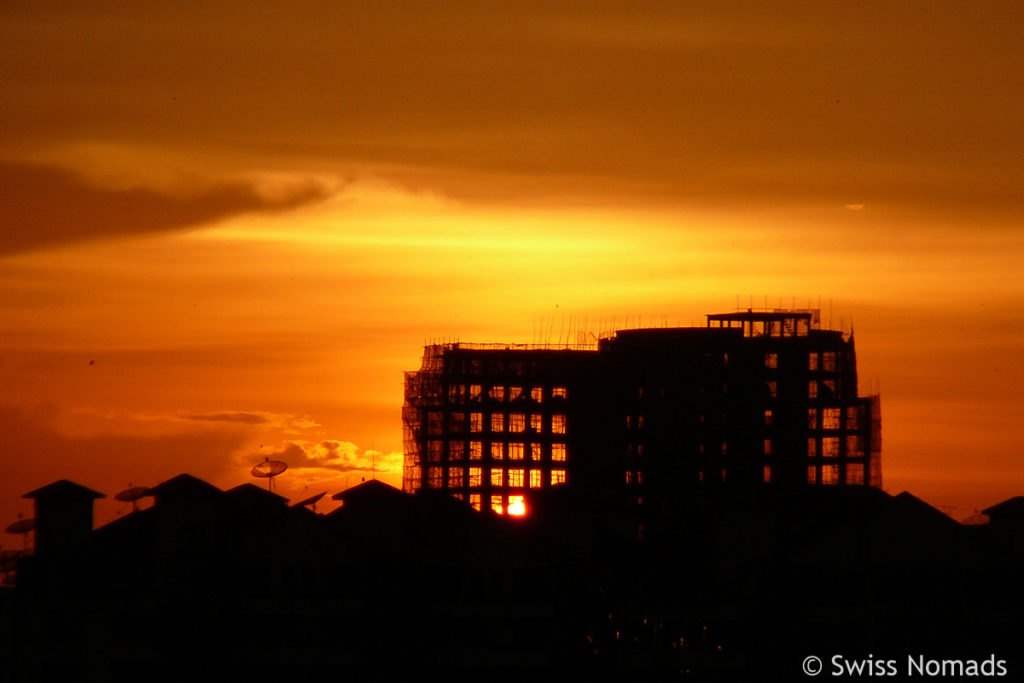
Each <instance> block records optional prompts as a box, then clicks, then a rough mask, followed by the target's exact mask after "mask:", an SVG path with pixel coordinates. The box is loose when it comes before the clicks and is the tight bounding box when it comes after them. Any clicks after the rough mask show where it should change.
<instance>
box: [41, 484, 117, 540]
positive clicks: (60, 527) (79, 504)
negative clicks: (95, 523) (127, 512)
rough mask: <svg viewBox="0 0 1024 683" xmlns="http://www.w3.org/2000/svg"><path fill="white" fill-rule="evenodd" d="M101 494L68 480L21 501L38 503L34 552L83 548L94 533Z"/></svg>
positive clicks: (51, 485)
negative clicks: (95, 505)
mask: <svg viewBox="0 0 1024 683" xmlns="http://www.w3.org/2000/svg"><path fill="white" fill-rule="evenodd" d="M105 497H106V496H104V495H103V494H102V493H98V492H96V491H93V490H92V489H88V488H86V487H84V486H82V485H80V484H76V483H74V482H73V481H68V480H67V479H61V480H60V481H55V482H53V483H52V484H47V485H46V486H44V487H42V488H39V489H36V490H35V491H30V492H29V493H26V494H25V495H23V496H22V498H32V499H34V500H35V508H36V513H35V516H36V526H35V535H36V539H35V540H36V542H35V552H36V554H45V553H53V552H61V551H63V550H69V549H72V548H75V547H79V546H83V545H85V544H86V543H88V541H89V535H90V534H91V533H92V506H93V501H94V500H95V499H97V498H105Z"/></svg>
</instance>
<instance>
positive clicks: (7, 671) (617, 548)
mask: <svg viewBox="0 0 1024 683" xmlns="http://www.w3.org/2000/svg"><path fill="white" fill-rule="evenodd" d="M151 493H152V495H153V497H154V499H155V500H154V503H153V504H152V505H150V506H149V507H148V508H147V509H143V510H139V511H136V512H132V513H131V514H128V515H126V516H125V517H123V518H121V519H119V520H117V521H115V522H113V523H111V524H107V525H106V526H103V527H100V528H98V529H95V530H93V529H92V528H91V518H92V500H93V498H94V497H96V496H98V495H101V494H97V493H95V492H92V491H89V490H88V489H85V488H84V487H80V486H78V485H77V484H73V483H71V482H58V483H56V484H53V485H51V486H50V487H44V489H40V490H39V491H37V492H33V494H34V495H33V497H34V498H35V501H36V509H37V512H36V516H37V527H36V534H37V536H36V552H35V553H34V554H31V555H26V556H24V557H22V558H21V559H20V561H19V562H18V563H17V569H16V574H15V573H13V572H12V577H15V581H14V583H15V586H13V587H9V588H6V589H4V590H2V591H0V636H2V638H0V642H2V646H0V680H2V681H36V680H65V681H136V680H146V681H154V680H156V681H163V680H166V681H177V680H233V681H234V680H237V681H252V680H277V681H298V680H311V679H312V678H313V677H318V678H319V679H320V680H378V679H381V680H382V679H396V677H398V678H397V679H396V680H476V681H495V680H497V681H501V680H508V681H532V680H566V681H568V680H574V681H575V680H623V681H636V680H694V681H750V680H766V681H790V680H792V681H799V680H805V679H807V680H809V679H808V677H807V676H806V675H805V673H804V671H803V669H802V668H801V667H802V666H803V665H804V660H805V658H807V657H809V656H811V655H814V656H817V657H819V658H820V659H821V660H822V663H823V664H822V665H823V667H824V671H823V673H822V675H821V678H828V679H830V680H837V678H838V677H836V676H833V675H832V674H833V667H834V666H860V665H861V664H857V662H861V663H862V664H863V663H864V662H866V666H868V667H869V668H870V667H875V671H876V675H877V674H878V673H883V674H886V676H887V678H888V679H889V680H891V679H892V678H894V677H896V678H898V677H900V676H903V675H904V674H906V672H907V658H908V657H915V658H916V657H921V658H922V659H921V660H920V661H921V662H922V665H923V666H926V667H927V666H929V665H930V662H932V661H933V660H934V661H935V662H939V661H940V660H948V661H958V662H960V664H959V666H965V667H969V666H971V662H974V663H975V666H977V667H979V669H978V670H979V671H980V670H981V667H982V666H983V665H984V666H988V665H991V666H995V662H996V661H997V660H998V661H999V662H1000V665H1001V666H1002V667H1003V668H1004V669H1005V670H1006V672H1007V674H1006V676H1004V677H1001V678H1002V679H1003V680H1015V679H1019V678H1020V677H1021V676H1022V675H1024V668H1022V666H1024V665H1022V663H1021V661H1020V658H1019V656H1018V655H1017V653H1018V652H1019V651H1020V643H1022V642H1024V619H1022V616H1024V614H1022V609H1021V608H1022V604H1024V603H1022V587H1021V579H1020V577H1021V576H1022V573H1021V570H1022V569H1024V561H1022V560H1024V524H1022V523H1021V515H1020V514H1019V510H1018V508H1020V507H1021V506H1020V505H1015V504H1014V503H1013V501H1012V500H1011V501H1008V502H1007V503H1006V504H1003V505H1001V506H996V507H994V508H991V509H990V510H991V518H992V521H991V523H990V524H987V525H983V526H962V525H960V524H958V523H956V522H954V521H953V520H951V519H949V518H948V517H946V516H945V515H942V514H941V513H939V512H938V511H936V510H935V509H934V508H931V507H930V506H928V505H927V504H925V503H923V502H922V501H920V500H918V499H916V498H914V497H913V496H911V495H910V494H907V493H903V494H900V495H898V496H890V495H888V494H886V493H884V492H882V491H880V490H877V489H873V488H849V487H847V488H841V489H839V488H837V489H829V488H824V487H821V488H817V487H808V488H806V489H804V490H801V491H790V492H787V493H786V494H785V495H782V494H779V493H777V492H773V491H772V490H770V489H764V488H762V489H759V490H756V491H746V492H727V491H725V492H719V493H718V494H716V495H715V496H714V497H702V498H693V499H690V500H688V501H685V502H675V503H671V504H669V503H664V504H660V507H648V509H647V510H646V511H645V513H644V515H645V516H644V518H643V519H638V518H637V517H636V516H635V515H636V512H635V508H622V509H618V508H616V507H615V506H614V505H613V504H611V503H607V502H602V501H600V500H593V499H592V498H587V497H585V496H583V495H581V494H580V492H579V491H576V490H574V489H573V488H572V487H571V486H565V487H558V488H554V489H550V490H548V491H545V492H543V494H540V495H538V496H535V497H534V498H533V499H532V500H531V501H530V502H529V505H530V509H529V514H528V516H527V517H526V518H523V519H509V518H507V517H498V516H496V515H491V514H486V513H485V514H481V513H477V512H475V511H473V510H472V509H471V508H470V507H469V506H468V505H466V504H463V503H461V502H460V501H458V500H455V499H453V498H451V497H449V496H446V495H443V494H438V493H436V492H430V491H423V492H420V493H417V494H415V495H412V494H406V493H402V492H401V491H398V490H397V489H394V488H391V487H389V486H387V485H385V484H382V483H380V482H377V481H368V482H365V483H363V484H361V485H359V486H357V487H355V488H352V489H349V490H348V491H345V492H344V493H342V494H339V495H338V496H337V497H339V498H341V499H342V500H343V501H344V504H343V506H342V507H340V508H338V509H336V510H335V511H333V512H331V513H330V514H326V515H322V514H316V513H315V512H312V511H311V510H310V509H308V508H307V507H304V506H301V505H300V506H298V507H293V506H289V505H288V502H287V501H286V500H285V499H284V498H282V497H280V496H278V495H275V494H274V493H271V492H269V491H267V490H265V489H262V488H259V487H257V486H254V485H252V484H245V485H242V486H238V487H236V488H233V489H230V490H228V491H222V490H220V489H218V488H216V487H214V486H212V485H210V484H208V483H206V482H203V481H201V480H199V479H196V478H194V477H191V476H189V475H181V476H178V477H176V478H174V479H171V480H169V481H166V482H164V483H162V484H160V485H159V486H157V487H154V488H153V489H152V490H151ZM835 656H840V657H842V660H840V663H839V664H834V663H833V658H834V657H835ZM990 659H991V660H992V661H988V660H990ZM916 661H918V660H915V662H916ZM851 662H852V664H851ZM890 662H892V663H893V664H889V663H890ZM986 662H987V664H986ZM937 665H938V664H937ZM886 666H893V667H895V669H896V673H897V674H898V676H893V675H891V674H890V673H888V671H889V670H888V669H886ZM949 666H955V665H952V664H951V665H949ZM990 668H991V667H990ZM844 676H845V678H843V680H846V679H848V678H850V677H849V676H846V674H844ZM918 678H919V679H924V678H926V677H925V676H918Z"/></svg>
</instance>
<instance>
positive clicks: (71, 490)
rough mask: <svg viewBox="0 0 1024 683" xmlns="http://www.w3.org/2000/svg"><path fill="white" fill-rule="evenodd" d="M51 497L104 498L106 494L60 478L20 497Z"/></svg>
mask: <svg viewBox="0 0 1024 683" xmlns="http://www.w3.org/2000/svg"><path fill="white" fill-rule="evenodd" d="M53 497H65V498H75V497H78V498H90V499H95V498H106V497H107V496H106V494H103V493H100V492H99V491H93V490H92V489H90V488H86V487H85V486H82V485H81V484H76V483H75V482H73V481H71V480H69V479H60V480H58V481H55V482H53V483H52V484H47V485H46V486H43V487H40V488H38V489H36V490H35V491H29V492H28V493H26V494H24V495H23V496H22V498H35V499H41V498H53Z"/></svg>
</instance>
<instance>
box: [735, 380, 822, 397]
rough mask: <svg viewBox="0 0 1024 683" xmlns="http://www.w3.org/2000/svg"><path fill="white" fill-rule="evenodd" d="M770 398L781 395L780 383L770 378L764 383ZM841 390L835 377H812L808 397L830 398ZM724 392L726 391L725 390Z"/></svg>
mask: <svg viewBox="0 0 1024 683" xmlns="http://www.w3.org/2000/svg"><path fill="white" fill-rule="evenodd" d="M764 386H765V389H766V390H767V392H768V397H769V398H778V397H779V383H778V382H776V381H775V380H770V381H768V382H765V383H764ZM838 391H839V383H838V382H837V381H836V380H834V379H824V380H820V381H819V380H816V379H812V380H810V381H809V382H808V383H807V398H818V397H822V398H830V397H832V396H835V395H836V393H837V392H838ZM723 393H724V392H723Z"/></svg>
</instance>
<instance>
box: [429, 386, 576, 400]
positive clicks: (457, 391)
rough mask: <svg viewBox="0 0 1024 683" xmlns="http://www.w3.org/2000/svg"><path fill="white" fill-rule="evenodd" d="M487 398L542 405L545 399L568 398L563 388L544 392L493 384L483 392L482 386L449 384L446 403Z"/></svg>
mask: <svg viewBox="0 0 1024 683" xmlns="http://www.w3.org/2000/svg"><path fill="white" fill-rule="evenodd" d="M484 398H489V399H491V400H492V401H525V400H530V401H533V402H535V403H543V402H544V400H545V398H547V399H563V398H569V389H568V388H567V387H564V386H556V387H551V388H550V389H549V390H547V391H545V388H544V387H541V386H536V387H522V386H511V385H509V386H506V385H502V384H495V385H494V386H491V387H488V388H487V390H486V391H484V385H482V384H449V385H448V402H449V403H454V404H460V403H465V402H466V401H467V400H469V401H482V400H484Z"/></svg>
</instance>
